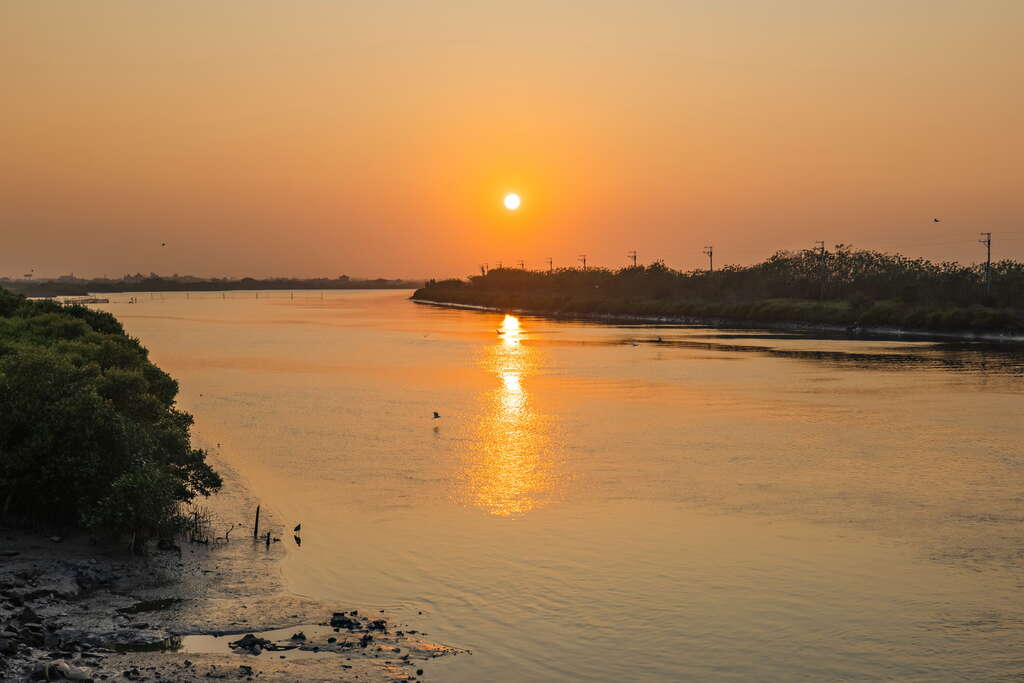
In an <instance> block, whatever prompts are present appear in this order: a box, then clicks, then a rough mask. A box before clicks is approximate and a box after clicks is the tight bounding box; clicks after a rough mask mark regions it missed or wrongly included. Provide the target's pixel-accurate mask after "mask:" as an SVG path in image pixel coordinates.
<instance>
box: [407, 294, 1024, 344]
mask: <svg viewBox="0 0 1024 683" xmlns="http://www.w3.org/2000/svg"><path fill="white" fill-rule="evenodd" d="M409 301H412V302H413V303H415V304H420V305H422V306H438V307H440V308H459V309H464V310H472V311H481V312H488V313H506V312H508V313H515V314H518V315H530V316H534V317H538V318H550V319H553V320H583V321H589V322H604V323H615V322H620V323H645V324H662V325H692V326H697V327H713V328H727V329H750V330H758V329H761V330H786V331H793V332H801V331H804V332H813V331H818V332H828V333H833V334H841V335H846V336H862V335H867V336H872V337H876V336H877V337H885V338H892V339H902V340H904V341H910V339H907V338H908V337H909V338H912V339H918V338H921V339H950V340H959V341H992V342H1022V341H1024V333H1021V334H996V333H986V332H972V331H966V330H962V331H940V330H926V329H904V328H899V327H892V326H868V327H860V326H856V327H852V328H851V327H850V326H845V325H835V324H829V323H809V322H800V321H778V322H773V321H760V320H735V319H731V318H696V317H691V316H653V315H630V314H626V313H575V312H572V311H560V312H552V311H542V310H539V309H530V308H502V307H498V306H482V305H478V304H460V303H454V302H446V301H433V300H430V299H418V298H415V297H409Z"/></svg>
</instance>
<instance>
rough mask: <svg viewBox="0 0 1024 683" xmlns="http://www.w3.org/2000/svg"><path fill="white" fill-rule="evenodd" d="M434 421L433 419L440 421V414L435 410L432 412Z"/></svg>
mask: <svg viewBox="0 0 1024 683" xmlns="http://www.w3.org/2000/svg"><path fill="white" fill-rule="evenodd" d="M434 419H435V420H440V419H441V413H439V412H437V411H436V410H435V411H434Z"/></svg>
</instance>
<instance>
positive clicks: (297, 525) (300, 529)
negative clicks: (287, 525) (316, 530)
mask: <svg viewBox="0 0 1024 683" xmlns="http://www.w3.org/2000/svg"><path fill="white" fill-rule="evenodd" d="M293 531H294V532H295V533H299V532H300V531H302V524H301V523H299V524H296V525H295V528H294V529H293Z"/></svg>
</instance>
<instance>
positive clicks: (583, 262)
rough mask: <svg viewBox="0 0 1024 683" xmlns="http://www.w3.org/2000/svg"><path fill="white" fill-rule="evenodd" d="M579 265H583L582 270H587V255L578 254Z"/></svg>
mask: <svg viewBox="0 0 1024 683" xmlns="http://www.w3.org/2000/svg"><path fill="white" fill-rule="evenodd" d="M580 263H582V264H583V270H586V269H587V255H586V254H580Z"/></svg>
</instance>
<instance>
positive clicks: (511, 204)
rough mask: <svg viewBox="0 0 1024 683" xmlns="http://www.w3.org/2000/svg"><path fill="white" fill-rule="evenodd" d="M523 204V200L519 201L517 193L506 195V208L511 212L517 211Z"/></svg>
mask: <svg viewBox="0 0 1024 683" xmlns="http://www.w3.org/2000/svg"><path fill="white" fill-rule="evenodd" d="M521 203H522V200H521V199H519V195H517V194H516V193H515V192H509V193H508V194H507V195H505V208H506V209H508V210H509V211H515V210H516V209H518V208H519V205H520V204H521Z"/></svg>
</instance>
